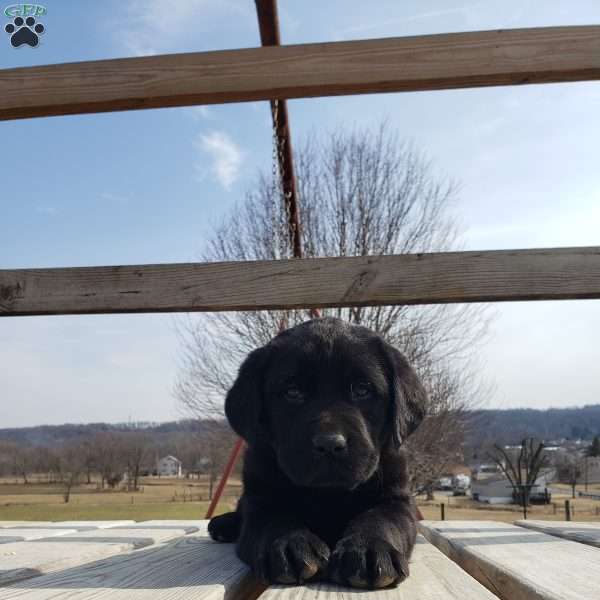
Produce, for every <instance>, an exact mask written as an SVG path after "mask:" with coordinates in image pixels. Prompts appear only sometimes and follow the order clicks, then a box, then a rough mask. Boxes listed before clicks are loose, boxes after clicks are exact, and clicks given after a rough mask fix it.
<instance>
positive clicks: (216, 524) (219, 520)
mask: <svg viewBox="0 0 600 600" xmlns="http://www.w3.org/2000/svg"><path fill="white" fill-rule="evenodd" d="M241 526H242V519H241V517H240V515H239V513H237V512H229V513H225V514H224V515H219V516H218V517H213V518H212V519H211V520H210V521H209V523H208V533H209V535H210V537H211V538H212V539H213V540H215V541H217V542H235V540H237V539H238V537H239V535H240V529H241Z"/></svg>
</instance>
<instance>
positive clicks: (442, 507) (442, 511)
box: [440, 502, 446, 521]
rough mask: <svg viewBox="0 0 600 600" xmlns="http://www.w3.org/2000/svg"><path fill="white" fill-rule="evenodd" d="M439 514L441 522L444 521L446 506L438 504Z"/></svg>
mask: <svg viewBox="0 0 600 600" xmlns="http://www.w3.org/2000/svg"><path fill="white" fill-rule="evenodd" d="M440 512H441V516H442V521H445V520H446V505H445V504H444V503H443V502H442V503H441V504H440Z"/></svg>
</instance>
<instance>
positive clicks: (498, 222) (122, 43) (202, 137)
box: [0, 0, 600, 427]
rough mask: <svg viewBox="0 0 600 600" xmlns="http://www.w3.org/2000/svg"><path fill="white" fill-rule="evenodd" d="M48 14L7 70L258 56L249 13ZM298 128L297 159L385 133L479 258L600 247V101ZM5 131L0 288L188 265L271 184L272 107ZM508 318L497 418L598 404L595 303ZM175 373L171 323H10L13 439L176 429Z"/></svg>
mask: <svg viewBox="0 0 600 600" xmlns="http://www.w3.org/2000/svg"><path fill="white" fill-rule="evenodd" d="M4 4H8V3H6V2H5V3H4ZM4 4H2V7H4ZM43 4H44V5H45V6H46V7H47V9H48V14H47V15H46V16H45V17H44V18H43V19H41V20H42V22H43V23H44V25H45V26H46V33H45V34H44V36H43V38H42V43H41V44H40V46H39V47H38V48H35V49H32V48H29V47H27V46H25V47H21V48H19V49H14V48H12V47H11V46H10V44H9V43H8V36H7V35H6V34H5V33H4V32H3V31H0V34H2V35H3V36H4V38H5V39H3V40H2V39H0V42H1V43H0V68H10V67H17V66H28V65H39V64H48V63H58V62H72V61H81V60H94V59H102V58H114V57H120V56H137V55H144V54H154V53H167V52H168V53H171V52H189V51H201V50H215V49H222V48H236V47H249V46H256V45H258V44H259V38H258V31H257V25H256V18H255V13H254V2H253V1H251V0H218V1H217V0H212V1H207V0H197V1H191V0H181V1H179V2H166V1H162V2H161V1H157V0H145V1H139V2H138V1H130V2H125V1H120V2H116V1H112V2H109V1H103V2H92V1H90V0H81V1H79V2H76V3H75V2H66V1H62V2H58V1H46V2H44V3H43ZM280 13H281V14H280V16H281V29H282V38H283V40H284V42H285V43H300V42H311V41H328V40H343V39H360V38H369V37H388V36H398V35H418V34H429V33H442V32H446V31H448V32H449V31H467V30H479V29H497V28H513V27H531V26H549V25H577V24H598V23H600V3H599V2H597V1H596V0H589V1H583V0H581V1H578V0H573V1H570V2H564V1H558V0H547V1H545V2H533V1H525V0H520V1H517V0H504V1H496V0H486V1H466V0H463V1H462V2H460V1H456V2H455V1H452V0H443V1H441V0H440V1H406V2H397V1H379V2H377V3H366V2H362V1H357V0H344V1H341V0H340V1H334V0H330V1H328V2H314V1H312V0H307V1H305V2H298V1H295V2H292V1H289V0H280ZM3 18H4V17H3ZM4 22H8V20H7V19H5V20H4V21H3V23H4ZM2 29H3V28H2ZM290 113H291V123H292V128H293V135H294V138H295V139H296V140H301V139H302V138H303V136H306V135H308V134H310V133H311V132H318V131H319V130H323V129H335V128H337V127H355V126H359V127H372V126H373V127H374V126H376V125H377V124H378V123H379V122H380V121H381V120H382V119H387V120H388V121H389V122H390V124H391V125H393V126H394V127H396V128H397V129H398V131H399V132H400V133H401V135H402V136H405V137H406V138H408V139H410V140H412V141H413V143H414V144H415V145H416V146H417V147H419V148H420V149H421V150H423V151H425V152H426V153H427V155H428V156H429V157H430V158H431V159H432V161H433V164H434V166H435V169H436V170H437V172H438V173H440V174H442V175H449V176H451V177H452V178H454V179H456V180H457V181H459V182H460V183H461V194H460V203H459V205H458V206H457V212H458V214H459V217H460V220H461V222H462V224H463V226H464V229H465V245H466V247H467V248H470V249H494V248H511V247H516V248H525V247H544V246H581V245H597V244H598V242H599V237H600V236H599V234H598V224H599V223H600V168H599V164H600V163H599V160H598V155H599V153H598V142H597V140H598V139H600V83H599V82H591V83H575V84H559V85H546V86H526V87H506V88H489V89H482V90H456V91H440V92H429V93H409V94H385V95H377V96H355V97H342V98H324V99H310V100H294V101H291V102H290ZM0 131H1V134H0V135H1V137H0V139H1V140H2V144H1V145H0V175H1V176H2V181H3V186H2V194H1V195H0V268H13V267H52V266H76V265H104V264H127V263H129V264H135V263H157V262H175V261H189V260H193V259H195V258H196V257H197V256H198V254H199V252H200V250H201V248H202V243H203V240H204V239H205V238H206V236H207V235H208V234H209V232H210V229H211V224H213V223H215V222H218V221H219V220H220V219H221V218H222V217H223V216H224V215H225V214H227V212H228V211H229V210H230V209H231V207H232V206H234V204H235V203H236V202H237V201H238V200H240V199H241V198H242V197H243V195H244V192H245V190H246V189H248V188H249V187H250V186H251V185H252V183H253V181H254V180H255V178H256V176H257V172H258V170H259V169H267V170H268V169H270V160H271V132H270V124H269V113H268V107H267V104H266V103H248V104H235V105H228V106H209V107H194V108H185V109H183V108H182V109H162V110H150V111H138V112H133V111H132V112H125V113H111V114H101V115H83V116H73V117H53V118H47V119H29V120H22V121H11V122H2V123H0ZM495 310H496V312H497V318H496V320H495V323H494V327H493V332H492V337H491V339H490V342H489V343H488V345H487V346H486V348H485V349H484V351H483V355H482V361H483V364H484V367H483V368H484V374H485V376H486V378H487V379H488V380H489V381H491V382H492V383H493V384H494V385H495V393H494V397H493V398H492V400H491V402H490V405H491V406H499V407H507V406H536V407H545V406H566V405H573V404H585V403H592V402H600V382H599V378H598V377H597V375H596V371H595V369H596V366H595V365H596V363H597V360H598V350H597V341H596V340H597V339H598V334H599V332H600V304H598V302H594V301H587V302H558V303H550V302H544V303H514V304H502V305H497V306H496V308H495ZM176 362H177V340H176V337H175V333H174V327H173V316H169V315H117V316H77V317H75V316H68V317H39V318H18V319H2V320H0V365H2V370H1V371H0V389H2V399H1V400H0V402H1V415H2V416H1V417H0V427H2V426H19V425H27V424H38V423H59V422H64V421H91V420H108V421H118V420H126V419H127V418H129V417H131V418H133V419H136V420H164V419H169V418H176V417H178V416H180V413H179V411H178V408H177V406H176V403H175V401H174V399H173V397H172V395H171V389H172V385H173V380H174V377H175V372H176Z"/></svg>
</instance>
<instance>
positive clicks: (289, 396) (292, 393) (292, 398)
mask: <svg viewBox="0 0 600 600" xmlns="http://www.w3.org/2000/svg"><path fill="white" fill-rule="evenodd" d="M283 395H284V397H285V399H286V400H287V401H288V402H290V403H291V404H302V402H304V395H303V394H302V392H301V391H300V390H299V389H298V388H297V387H296V386H294V385H291V386H290V387H288V388H286V389H285V390H284V392H283Z"/></svg>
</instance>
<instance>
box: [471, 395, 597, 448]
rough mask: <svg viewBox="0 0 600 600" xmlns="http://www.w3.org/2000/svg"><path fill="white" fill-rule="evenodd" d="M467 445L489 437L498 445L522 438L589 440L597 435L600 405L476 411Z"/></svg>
mask: <svg viewBox="0 0 600 600" xmlns="http://www.w3.org/2000/svg"><path fill="white" fill-rule="evenodd" d="M470 422H471V425H472V426H471V427H470V428H469V431H468V433H467V438H466V445H467V446H468V447H469V448H480V447H482V446H484V445H485V444H486V443H487V442H488V441H489V440H490V439H492V440H495V441H496V443H498V444H518V443H519V442H520V441H521V440H522V439H523V438H536V439H541V440H545V441H546V442H549V441H551V440H557V441H558V440H561V439H567V440H578V439H581V440H586V441H591V440H593V439H594V437H595V436H598V435H600V404H593V405H588V406H583V407H572V408H549V409H546V410H536V409H531V408H516V409H508V410H500V409H498V410H475V411H472V413H471V420H470Z"/></svg>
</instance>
